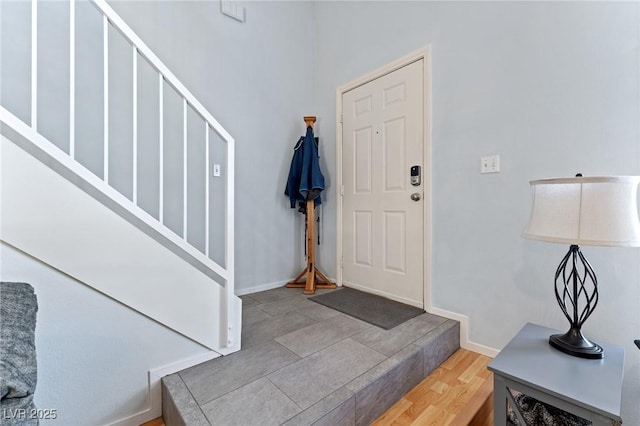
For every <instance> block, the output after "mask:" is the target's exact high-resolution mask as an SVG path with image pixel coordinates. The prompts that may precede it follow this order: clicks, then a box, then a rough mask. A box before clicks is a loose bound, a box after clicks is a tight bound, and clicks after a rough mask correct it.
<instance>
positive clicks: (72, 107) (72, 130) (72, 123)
mask: <svg viewBox="0 0 640 426" xmlns="http://www.w3.org/2000/svg"><path fill="white" fill-rule="evenodd" d="M69 156H70V157H71V158H74V159H75V158H76V2H75V1H69Z"/></svg>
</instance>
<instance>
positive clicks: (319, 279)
mask: <svg viewBox="0 0 640 426" xmlns="http://www.w3.org/2000/svg"><path fill="white" fill-rule="evenodd" d="M305 277H306V279H305V280H303V281H300V280H302V278H305ZM286 287H289V288H304V291H303V293H304V294H314V293H315V292H316V289H317V288H338V286H337V285H335V284H334V283H332V282H331V281H330V280H329V278H327V277H326V276H325V275H324V274H323V273H322V272H320V270H318V269H317V268H316V267H315V265H314V264H311V263H310V264H309V266H307V267H306V268H304V270H303V271H302V272H300V274H298V276H297V277H295V278H294V280H293V281H291V282H288V283H287V285H286Z"/></svg>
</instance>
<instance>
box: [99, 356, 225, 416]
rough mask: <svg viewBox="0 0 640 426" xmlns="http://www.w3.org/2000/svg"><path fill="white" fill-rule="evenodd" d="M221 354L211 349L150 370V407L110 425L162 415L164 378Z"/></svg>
mask: <svg viewBox="0 0 640 426" xmlns="http://www.w3.org/2000/svg"><path fill="white" fill-rule="evenodd" d="M219 356H221V355H220V354H219V353H217V352H215V351H211V352H207V353H203V354H199V355H195V356H192V357H189V358H185V359H182V360H180V361H176V362H173V363H171V364H167V365H163V366H162V367H158V368H154V369H153V370H150V371H149V373H148V381H149V382H148V383H149V384H148V391H149V395H148V397H147V398H148V402H149V407H148V408H146V409H144V410H142V411H140V412H139V413H136V414H133V415H131V416H128V417H125V418H123V419H120V420H116V421H115V422H113V423H109V426H138V425H140V424H142V423H145V422H148V421H150V420H153V419H156V418H158V417H160V416H162V382H161V380H162V378H163V377H165V376H168V375H170V374H174V373H177V372H178V371H182V370H184V369H186V368H189V367H193V366H194V365H198V364H202V363H203V362H206V361H209V360H212V359H214V358H218V357H219Z"/></svg>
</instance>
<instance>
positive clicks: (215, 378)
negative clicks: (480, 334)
mask: <svg viewBox="0 0 640 426" xmlns="http://www.w3.org/2000/svg"><path fill="white" fill-rule="evenodd" d="M278 291H279V292H284V291H285V290H278ZM294 294H296V293H294ZM274 295H275V290H274ZM299 298H300V296H295V297H293V298H288V299H287V300H285V301H284V303H280V302H274V303H279V307H284V306H286V307H288V308H290V309H294V308H299V307H305V309H311V310H312V311H310V312H309V315H311V314H312V313H317V311H318V309H319V308H318V307H317V306H316V305H315V304H313V305H308V304H306V303H304V301H300V300H298V299H299ZM280 305H282V306H280ZM262 306H263V309H265V311H269V312H271V311H270V310H269V308H270V307H271V306H268V305H266V304H265V305H262ZM325 309H326V310H328V309H329V308H323V309H322V311H324V312H325V313H326V310H325ZM256 312H257V311H256ZM297 312H298V313H299V312H302V310H300V311H297ZM255 315H257V313H254V316H255ZM265 315H266V314H265V313H264V312H263V313H262V316H260V318H262V321H261V322H265V321H267V322H269V321H271V322H272V323H273V324H274V325H275V324H276V323H278V324H279V321H280V320H279V319H278V318H279V316H274V317H271V318H267V317H268V316H267V317H265ZM334 315H336V314H334ZM337 315H338V317H335V316H334V317H332V318H334V319H327V320H322V321H320V322H319V323H318V324H325V323H326V324H332V325H333V326H334V327H335V328H328V329H327V333H328V334H327V336H326V338H330V337H331V336H335V335H337V334H336V333H338V334H339V332H340V331H339V330H340V325H339V324H340V317H342V314H337ZM298 316H299V315H298V314H296V313H293V312H291V313H286V314H283V319H286V320H287V321H289V322H291V321H293V320H294V319H295V318H296V317H298ZM300 318H302V317H300ZM300 318H299V319H300ZM344 318H345V319H344V321H347V322H354V321H357V320H354V319H347V318H348V317H344ZM254 319H255V318H254ZM246 320H247V321H246V322H245V323H243V333H244V332H246V334H245V338H246V341H247V342H249V344H248V346H247V347H246V348H243V350H241V351H240V352H237V353H235V354H231V355H229V356H225V357H220V358H216V359H214V360H211V361H209V362H208V363H206V364H207V365H204V364H203V365H200V366H194V367H192V368H191V369H190V370H188V371H182V372H179V373H176V374H173V375H170V376H167V377H165V378H163V380H162V384H163V389H162V391H163V415H164V421H165V423H166V424H167V426H172V425H174V424H176V425H181V424H190V425H191V424H193V425H209V424H216V425H218V424H227V423H229V424H230V423H233V422H234V421H235V422H238V421H240V420H241V419H243V421H245V423H246V424H252V423H251V422H252V421H257V419H262V420H261V421H262V423H263V424H267V423H268V424H286V425H287V426H293V425H309V424H316V423H318V424H343V423H344V424H355V425H365V424H370V423H371V422H372V421H373V420H375V419H376V418H377V417H378V416H380V415H381V414H383V413H384V412H385V411H386V410H387V409H388V408H389V407H391V406H392V405H393V404H394V403H396V402H397V401H398V400H400V399H401V398H402V397H403V396H404V395H405V394H406V393H407V392H408V391H410V390H411V389H412V388H413V387H415V386H416V385H417V384H418V383H420V381H422V380H423V379H424V377H426V376H428V375H429V374H431V373H432V372H433V371H434V370H435V369H436V368H437V367H439V366H440V364H442V362H444V361H445V360H446V359H447V358H449V356H450V355H451V354H452V353H454V352H456V351H457V350H458V348H459V342H460V324H459V323H458V322H457V321H453V320H449V319H445V318H442V317H436V316H430V314H426V313H425V314H422V315H420V316H418V317H416V318H414V319H413V320H409V321H408V323H407V324H406V325H405V326H398V327H397V328H395V329H392V330H389V331H385V330H382V329H378V328H377V327H374V326H366V325H365V326H364V328H362V330H363V331H362V332H359V333H362V334H361V335H360V337H356V336H355V335H349V336H351V337H347V336H346V335H345V337H346V339H344V340H341V341H340V342H339V343H335V344H332V345H331V346H329V347H327V348H325V349H322V350H320V351H318V352H315V353H312V354H309V355H304V354H301V355H300V356H301V357H298V356H294V357H293V358H292V357H291V353H290V352H288V350H285V349H284V347H282V346H281V345H280V343H278V341H276V340H275V339H274V337H273V336H269V337H270V339H269V340H268V341H266V342H264V343H261V342H256V336H254V334H255V333H256V330H257V329H262V328H264V327H262V326H263V324H262V323H261V322H258V323H256V322H255V321H254V322H251V318H250V317H247V318H246ZM336 322H337V323H338V324H336ZM308 323H311V324H313V321H312V320H311V319H310V318H309V317H307V319H306V320H305V322H304V323H303V324H302V325H301V326H306V324H308ZM429 324H432V325H429ZM436 324H439V325H436ZM359 327H362V325H360V326H359ZM318 328H319V327H315V328H314V327H313V326H311V329H315V330H317V329H318ZM301 329H302V328H301ZM305 330H306V328H305ZM332 330H333V331H332ZM286 332H287V333H289V332H290V331H286ZM282 333H285V331H284V330H283V331H282ZM374 336H376V337H375V338H374ZM318 338H319V340H323V339H324V338H323V337H318ZM354 339H355V340H354ZM372 339H373V340H372ZM380 339H382V340H380ZM258 340H259V339H258ZM263 340H264V339H263ZM358 340H359V341H360V342H363V343H359V342H358ZM252 341H253V342H254V343H253V344H251V343H252ZM280 341H282V342H285V343H289V344H291V343H292V342H289V341H286V339H284V340H283V339H280ZM392 342H395V343H396V344H393V343H392ZM401 342H404V343H401ZM364 343H366V344H368V345H371V346H372V347H375V348H378V349H379V350H380V351H381V352H377V351H373V350H372V349H371V348H370V347H368V346H365V345H364ZM383 343H384V344H386V345H387V346H384V345H383ZM389 345H391V346H389ZM293 346H295V345H293ZM367 348H369V349H367ZM391 348H395V353H394V351H393V350H392V349H391ZM267 349H268V350H267ZM347 349H348V350H349V351H350V350H352V349H353V350H355V352H354V354H353V355H352V354H351V353H347V352H341V353H342V355H341V356H340V357H335V356H333V357H332V356H330V355H332V354H333V355H335V354H334V352H336V354H337V353H338V351H345V350H347ZM265 351H266V352H265ZM283 352H284V354H283ZM382 353H387V355H382ZM271 354H274V355H271ZM287 354H289V355H287ZM362 354H369V355H371V356H374V355H375V358H376V361H374V360H372V359H366V358H365V359H361V360H360V361H357V360H358V359H359V358H358V357H360V356H361V355H362ZM285 355H286V356H285ZM325 355H326V356H329V358H326V357H325ZM369 355H367V356H369ZM264 356H267V357H269V356H273V357H274V358H273V361H272V362H271V361H269V360H270V359H271V358H269V359H267V358H264ZM256 357H258V359H262V360H263V362H259V363H258V364H257V366H258V367H260V371H262V370H265V371H264V372H260V374H257V375H254V374H253V373H252V372H251V371H252V370H253V369H256V368H257V367H256V366H255V365H254V364H255V363H254V362H253V361H251V360H253V359H255V358H256ZM385 357H386V359H385ZM289 358H291V359H289ZM320 358H322V359H320ZM333 358H335V360H332V359H333ZM351 358H353V359H354V360H356V361H357V362H356V364H357V365H363V363H368V364H370V365H371V366H370V367H369V368H368V369H367V370H363V372H362V373H358V374H354V375H353V376H352V377H353V378H352V379H349V380H344V381H342V380H341V379H340V378H336V377H334V376H335V374H336V373H335V371H331V370H328V371H327V372H326V375H327V377H330V378H331V377H333V378H331V379H330V380H329V379H327V380H325V379H324V376H322V374H325V373H321V374H316V373H320V372H321V371H322V370H319V368H320V367H318V368H316V367H314V366H313V365H315V364H314V363H315V362H316V361H319V362H320V363H321V364H323V365H326V366H327V367H326V368H330V369H333V368H334V367H335V368H337V369H338V370H340V369H342V368H343V366H342V364H344V363H349V362H352V361H353V360H351ZM279 359H280V360H283V361H282V362H284V364H282V365H271V364H273V363H277V360H279ZM268 361H269V362H268ZM278 362H279V361H278ZM245 363H248V364H246V365H245ZM336 363H337V364H336ZM358 363H359V364H358ZM329 366H330V367H329ZM247 368H248V369H249V370H247ZM297 368H311V370H313V374H312V373H309V374H306V373H302V374H296V375H293V376H291V377H290V378H291V380H294V381H293V382H284V383H282V380H283V377H284V378H286V377H289V376H290V373H291V371H294V370H296V369H297ZM271 370H273V371H271ZM316 370H317V371H316ZM256 371H257V370H256ZM302 371H307V370H302ZM350 373H351V371H345V374H346V375H349V374H350ZM245 376H246V377H245ZM254 376H255V377H254ZM267 376H268V377H267ZM294 376H296V377H297V378H295V377H294ZM243 377H244V378H243ZM311 377H315V380H316V382H313V383H308V384H306V385H305V384H304V383H303V382H300V381H298V382H296V380H303V378H311ZM245 379H246V380H245ZM334 379H336V380H337V381H338V382H342V383H343V384H342V385H338V386H341V387H337V388H336V389H335V390H329V389H326V388H327V384H328V383H333V382H332V381H333V380H334ZM235 380H238V381H239V383H238V386H241V387H240V388H236V389H235V390H234V389H231V387H229V386H227V385H226V384H225V383H230V382H231V381H235ZM274 380H275V382H273V381H274ZM304 380H306V379H304ZM245 382H246V384H244V383H245ZM272 382H273V383H276V384H278V388H275V387H274V386H273V384H272ZM320 382H322V383H320ZM325 382H326V383H325ZM290 383H293V384H290ZM243 384H244V385H243ZM234 386H235V385H234ZM301 386H302V389H308V390H310V391H314V388H315V387H316V386H323V389H325V390H327V391H328V392H331V393H327V394H326V396H324V397H322V396H320V395H319V394H318V395H316V393H313V392H311V394H313V395H312V396H313V399H311V396H309V397H306V396H305V397H302V396H301V395H300V394H295V393H292V389H301ZM305 386H306V387H305ZM332 386H333V385H332ZM204 387H207V388H208V387H216V389H218V387H220V388H223V387H228V388H229V390H227V391H226V392H227V393H225V394H222V395H221V396H216V397H215V399H213V400H210V399H208V398H204V397H202V395H204V394H201V393H200V390H201V389H203V388H204ZM267 388H268V389H272V391H271V392H272V393H271V394H269V396H268V397H266V398H267V399H266V400H265V395H263V394H264V389H267ZM194 392H195V394H194ZM207 392H208V391H207ZM285 393H286V396H285ZM199 394H200V396H198V395H199ZM208 395H218V393H217V390H214V391H211V393H208ZM317 397H319V398H321V399H318V398H317ZM238 398H240V399H242V401H241V402H238V401H240V399H238ZM245 399H246V402H245ZM196 400H198V401H199V403H198V402H197V401H196ZM234 400H235V401H234ZM258 400H259V401H258ZM292 400H293V401H297V402H296V404H297V405H292V404H293V402H292ZM276 401H279V402H276ZM306 401H309V402H306ZM229 404H231V405H229ZM278 404H281V405H278ZM236 406H237V407H236ZM267 406H268V407H269V410H267V411H269V413H268V414H265V407H267ZM256 409H258V411H260V412H256V413H252V411H253V410H256ZM265 416H266V417H265ZM267 417H268V418H267ZM248 419H253V420H248Z"/></svg>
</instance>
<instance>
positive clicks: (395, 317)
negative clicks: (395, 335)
mask: <svg viewBox="0 0 640 426" xmlns="http://www.w3.org/2000/svg"><path fill="white" fill-rule="evenodd" d="M309 300H313V301H314V302H316V303H319V304H321V305H324V306H326V307H329V308H331V309H335V310H336V311H340V312H342V313H344V314H347V315H349V316H352V317H354V318H358V319H359V320H362V321H365V322H368V323H369V324H373V325H375V326H378V327H380V328H384V329H385V330H389V329H392V328H393V327H396V326H398V325H400V324H402V323H403V322H405V321H407V320H410V319H411V318H413V317H417V316H418V315H420V314H422V313H424V310H423V309H420V308H416V307H415V306H410V305H405V304H404V303H400V302H396V301H394V300H389V299H385V298H384V297H380V296H376V295H374V294H370V293H365V292H363V291H358V290H354V289H352V288H348V287H342V289H340V290H336V291H332V292H330V293H325V294H321V295H318V296H313V297H310V298H309Z"/></svg>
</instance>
